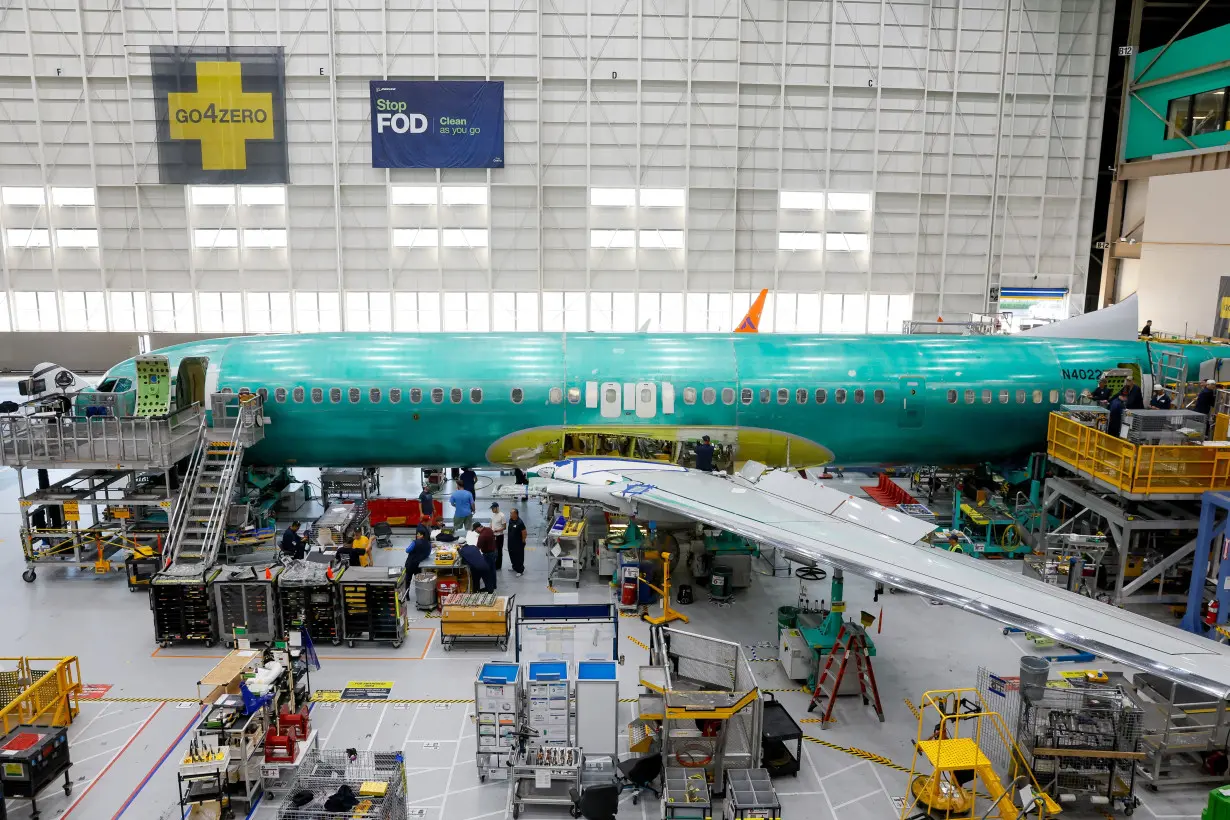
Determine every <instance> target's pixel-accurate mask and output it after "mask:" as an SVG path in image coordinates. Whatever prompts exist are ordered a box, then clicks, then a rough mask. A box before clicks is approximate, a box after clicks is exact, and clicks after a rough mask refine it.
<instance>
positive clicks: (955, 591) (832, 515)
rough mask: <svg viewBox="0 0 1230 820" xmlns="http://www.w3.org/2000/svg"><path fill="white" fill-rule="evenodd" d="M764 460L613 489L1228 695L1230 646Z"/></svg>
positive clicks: (632, 476) (648, 475)
mask: <svg viewBox="0 0 1230 820" xmlns="http://www.w3.org/2000/svg"><path fill="white" fill-rule="evenodd" d="M763 469H764V468H763V467H762V466H761V465H756V464H751V465H749V466H747V467H745V468H744V470H743V471H741V473H740V475H738V476H735V477H733V478H722V477H719V476H714V475H709V474H707V473H698V472H695V471H689V470H682V469H679V468H675V469H668V470H653V469H646V470H641V469H634V470H627V471H625V473H626V474H623V475H619V480H618V481H616V482H615V483H612V484H610V485H608V487H607V489H608V490H609V491H610V492H611V493H613V494H614V495H616V496H618V497H620V498H621V499H623V500H624V501H635V502H636V504H637V505H638V507H639V506H640V505H645V506H648V507H651V508H657V509H661V510H667V511H670V512H673V513H677V514H681V515H684V516H687V517H688V518H691V519H693V520H696V521H699V522H702V523H704V524H708V525H709V526H713V527H720V528H722V529H724V530H728V531H730V532H734V533H737V534H739V535H742V536H744V537H746V538H750V539H752V540H754V541H758V542H760V543H762V544H767V545H771V546H774V547H778V548H780V549H781V550H782V551H783V553H785V554H786V555H787V556H788V557H789V558H791V560H794V561H797V562H800V563H806V564H811V563H815V562H817V561H822V562H824V563H827V564H832V565H834V566H838V567H841V568H842V569H843V570H846V571H849V572H853V573H856V574H859V575H863V576H866V577H868V578H872V579H875V580H877V581H882V582H884V583H886V584H888V585H890V586H894V587H897V588H898V589H903V590H907V591H909V592H915V593H918V594H920V595H925V596H928V597H931V598H935V599H937V600H940V601H943V602H944V603H946V604H949V605H951V606H956V607H960V608H961V609H964V610H967V611H969V612H974V613H977V614H979V615H983V616H985V617H988V618H991V619H994V620H997V621H1000V622H1002V623H1005V624H1009V625H1011V626H1018V627H1021V628H1023V629H1026V630H1029V631H1030V632H1035V633H1038V634H1041V635H1048V636H1050V637H1052V638H1054V639H1055V640H1057V641H1060V642H1062V643H1064V644H1067V645H1068V646H1074V647H1079V648H1081V649H1084V650H1086V651H1089V652H1092V653H1094V654H1096V655H1099V656H1101V657H1104V658H1108V659H1110V660H1113V661H1118V662H1120V663H1124V664H1127V665H1129V666H1134V667H1137V668H1139V669H1142V670H1145V671H1148V672H1153V673H1155V674H1158V675H1161V676H1163V677H1165V678H1167V679H1169V680H1175V681H1178V682H1180V683H1184V684H1187V685H1189V686H1193V687H1195V688H1197V689H1200V690H1202V691H1205V692H1208V693H1210V694H1212V695H1215V696H1218V697H1230V648H1227V647H1224V646H1222V645H1220V644H1218V643H1215V642H1213V641H1211V640H1208V639H1206V638H1203V637H1200V636H1198V635H1192V634H1190V633H1187V632H1184V631H1182V630H1179V629H1176V628H1174V627H1171V626H1167V625H1165V624H1162V623H1159V622H1157V621H1154V620H1151V619H1149V618H1146V617H1144V616H1142V615H1137V614H1134V613H1131V612H1127V611H1125V610H1122V609H1118V608H1115V607H1112V606H1110V605H1108V604H1103V603H1101V602H1099V601H1095V600H1093V599H1090V598H1086V597H1083V596H1080V595H1076V594H1074V593H1071V592H1068V591H1067V590H1063V589H1060V588H1058V587H1055V586H1051V585H1049V584H1044V583H1042V582H1040V581H1036V580H1034V579H1031V578H1026V577H1024V576H1022V575H1020V574H1019V573H1015V572H1011V571H1009V570H1007V569H1005V568H1003V567H1000V566H997V565H996V564H995V563H992V562H989V561H980V560H978V559H975V558H971V557H969V556H966V555H964V554H961V553H952V552H948V551H947V550H943V549H933V548H928V547H923V546H920V545H918V544H917V543H916V542H917V541H918V539H920V538H921V537H922V536H923V535H925V534H926V533H927V532H929V531H930V530H932V529H934V527H932V526H931V525H929V524H926V523H923V522H921V521H918V520H917V519H914V518H911V517H909V516H906V515H902V514H901V513H898V512H896V511H893V510H886V509H884V508H882V507H880V506H878V505H876V504H875V503H873V502H870V501H867V500H865V499H859V498H855V497H853V496H850V495H847V494H845V493H841V492H838V491H836V490H832V489H830V488H827V487H822V486H819V485H817V484H814V483H812V482H810V481H807V480H805V479H803V478H800V477H799V476H798V475H796V474H794V473H789V472H783V471H774V472H762V471H763ZM616 474H617V475H618V472H617V471H616ZM649 512H650V511H649V510H641V509H638V512H637V515H638V517H641V518H648V517H651V515H649Z"/></svg>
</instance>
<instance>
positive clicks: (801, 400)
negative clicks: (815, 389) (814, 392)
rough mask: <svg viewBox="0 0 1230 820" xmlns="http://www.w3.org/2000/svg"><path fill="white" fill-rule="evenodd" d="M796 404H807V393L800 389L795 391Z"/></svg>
mask: <svg viewBox="0 0 1230 820" xmlns="http://www.w3.org/2000/svg"><path fill="white" fill-rule="evenodd" d="M794 401H795V404H807V391H806V390H804V389H803V388H802V387H800V388H799V389H798V390H795V391H794Z"/></svg>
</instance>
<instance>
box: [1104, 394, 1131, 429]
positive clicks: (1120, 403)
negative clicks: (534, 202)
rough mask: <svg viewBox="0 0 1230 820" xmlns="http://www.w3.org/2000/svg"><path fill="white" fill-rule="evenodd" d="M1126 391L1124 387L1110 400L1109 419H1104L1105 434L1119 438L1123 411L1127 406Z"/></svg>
mask: <svg viewBox="0 0 1230 820" xmlns="http://www.w3.org/2000/svg"><path fill="white" fill-rule="evenodd" d="M1127 397H1128V389H1127V386H1126V385H1125V386H1124V388H1123V389H1122V390H1120V391H1119V393H1118V395H1116V396H1115V397H1114V398H1113V399H1111V400H1110V408H1109V409H1110V417H1109V418H1107V419H1106V434H1107V435H1108V436H1114V437H1115V438H1118V437H1119V432H1120V431H1121V430H1122V429H1123V409H1124V407H1126V406H1127Z"/></svg>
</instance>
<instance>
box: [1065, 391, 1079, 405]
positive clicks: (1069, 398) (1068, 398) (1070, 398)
mask: <svg viewBox="0 0 1230 820" xmlns="http://www.w3.org/2000/svg"><path fill="white" fill-rule="evenodd" d="M1063 400H1064V403H1065V404H1071V403H1072V402H1074V401H1076V391H1075V390H1073V389H1071V388H1068V389H1067V390H1065V391H1064V392H1063Z"/></svg>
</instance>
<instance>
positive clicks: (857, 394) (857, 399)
mask: <svg viewBox="0 0 1230 820" xmlns="http://www.w3.org/2000/svg"><path fill="white" fill-rule="evenodd" d="M866 395H867V394H866V392H864V390H863V388H861V387H860V388H859V389H857V390H855V391H854V403H855V404H862V403H863V397H864V396H866Z"/></svg>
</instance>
